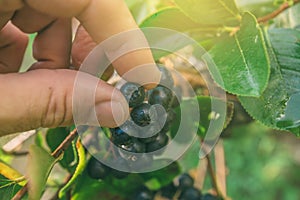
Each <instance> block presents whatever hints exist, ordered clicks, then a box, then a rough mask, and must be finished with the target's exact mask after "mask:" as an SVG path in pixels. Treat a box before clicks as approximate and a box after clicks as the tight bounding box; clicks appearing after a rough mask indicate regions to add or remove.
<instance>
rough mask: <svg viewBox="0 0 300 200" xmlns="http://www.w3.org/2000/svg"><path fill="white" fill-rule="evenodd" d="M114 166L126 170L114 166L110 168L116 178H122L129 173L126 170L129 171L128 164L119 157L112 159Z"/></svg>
mask: <svg viewBox="0 0 300 200" xmlns="http://www.w3.org/2000/svg"><path fill="white" fill-rule="evenodd" d="M113 165H114V166H118V167H121V169H123V170H126V171H120V170H117V169H114V168H111V174H112V175H113V176H114V177H115V178H117V179H123V178H126V177H127V176H128V175H129V173H128V172H127V171H129V166H128V165H127V161H126V160H124V159H123V158H121V157H118V158H116V160H114V162H113Z"/></svg>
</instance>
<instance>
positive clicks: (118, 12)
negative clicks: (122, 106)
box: [26, 0, 161, 88]
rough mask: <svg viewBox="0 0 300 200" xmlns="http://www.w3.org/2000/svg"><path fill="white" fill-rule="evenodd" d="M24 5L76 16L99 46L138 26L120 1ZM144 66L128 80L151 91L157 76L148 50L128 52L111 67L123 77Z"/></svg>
mask: <svg viewBox="0 0 300 200" xmlns="http://www.w3.org/2000/svg"><path fill="white" fill-rule="evenodd" d="M26 3H27V4H28V5H29V6H31V7H32V8H34V9H36V10H39V11H41V12H43V13H46V14H49V15H54V16H77V18H78V19H79V21H80V22H81V24H82V25H83V26H84V27H85V29H86V30H87V31H88V33H89V34H90V35H91V37H92V38H93V40H94V41H95V42H96V43H100V42H102V41H104V40H106V39H107V38H109V37H111V36H113V35H115V34H118V33H121V32H124V31H128V30H132V29H136V28H137V27H138V26H137V24H136V23H135V21H134V19H133V17H132V16H131V14H130V11H129V10H128V8H127V6H126V4H125V2H124V1H123V0H114V1H107V0H72V2H70V1H59V0H55V1H53V0H44V1H40V0H27V1H26ZM138 35H139V39H140V42H141V43H142V46H146V47H147V44H146V40H145V38H144V37H143V34H142V33H141V32H140V33H139V34H138ZM134 39H135V40H136V39H137V38H134V37H132V39H131V41H134ZM126 42H127V40H123V41H119V43H118V44H116V45H117V46H122V45H123V44H124V43H126ZM135 42H136V41H135ZM149 63H150V65H149ZM144 64H148V65H149V67H148V68H147V70H146V72H145V73H141V74H143V75H144V76H131V77H129V79H132V80H131V81H135V82H139V83H143V82H151V83H153V84H148V85H147V88H152V87H154V86H155V85H156V83H158V82H159V80H160V76H161V73H160V71H159V70H158V69H157V67H156V65H155V62H154V60H153V58H152V54H151V51H150V50H149V49H144V50H139V51H134V52H131V53H128V54H127V55H125V56H122V57H120V58H119V59H117V60H115V62H114V66H115V68H116V70H117V71H118V73H119V74H120V75H124V74H125V73H126V72H128V71H130V70H132V69H134V68H136V67H138V66H141V65H144ZM145 74H147V76H145Z"/></svg>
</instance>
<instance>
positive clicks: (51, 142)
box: [46, 127, 76, 173]
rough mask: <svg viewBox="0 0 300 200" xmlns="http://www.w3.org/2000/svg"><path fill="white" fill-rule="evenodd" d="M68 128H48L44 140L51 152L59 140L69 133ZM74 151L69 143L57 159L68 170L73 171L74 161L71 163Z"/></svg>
mask: <svg viewBox="0 0 300 200" xmlns="http://www.w3.org/2000/svg"><path fill="white" fill-rule="evenodd" d="M69 133H70V130H69V129H68V128H65V127H59V128H54V129H49V130H48V131H47V134H46V141H47V144H48V146H49V147H50V149H51V151H52V152H53V151H54V150H55V149H56V148H57V147H58V146H59V145H60V144H61V142H62V141H63V140H64V139H65V138H66V137H67V136H68V135H69ZM74 154H76V151H75V152H74V150H73V148H72V146H71V145H70V146H69V147H68V148H67V149H66V150H65V151H64V155H63V158H62V159H61V160H60V161H59V164H60V165H61V166H62V167H63V168H65V169H67V170H68V171H69V172H71V173H73V172H74V170H75V168H76V163H73V161H74V159H75V156H74Z"/></svg>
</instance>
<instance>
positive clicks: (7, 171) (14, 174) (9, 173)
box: [0, 162, 25, 186]
mask: <svg viewBox="0 0 300 200" xmlns="http://www.w3.org/2000/svg"><path fill="white" fill-rule="evenodd" d="M0 175H2V176H4V177H6V178H7V179H9V180H11V181H17V182H18V184H19V185H21V186H24V185H25V181H22V179H23V178H24V176H23V175H22V174H20V173H19V172H18V171H16V170H15V169H13V168H11V167H10V166H9V165H7V164H5V163H2V162H0Z"/></svg>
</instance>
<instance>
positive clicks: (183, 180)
mask: <svg viewBox="0 0 300 200" xmlns="http://www.w3.org/2000/svg"><path fill="white" fill-rule="evenodd" d="M178 181H179V188H180V189H181V190H185V189H186V188H189V187H193V185H194V179H193V178H192V177H191V176H190V175H189V174H187V173H184V174H182V175H181V176H180V177H179V180H178Z"/></svg>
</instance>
